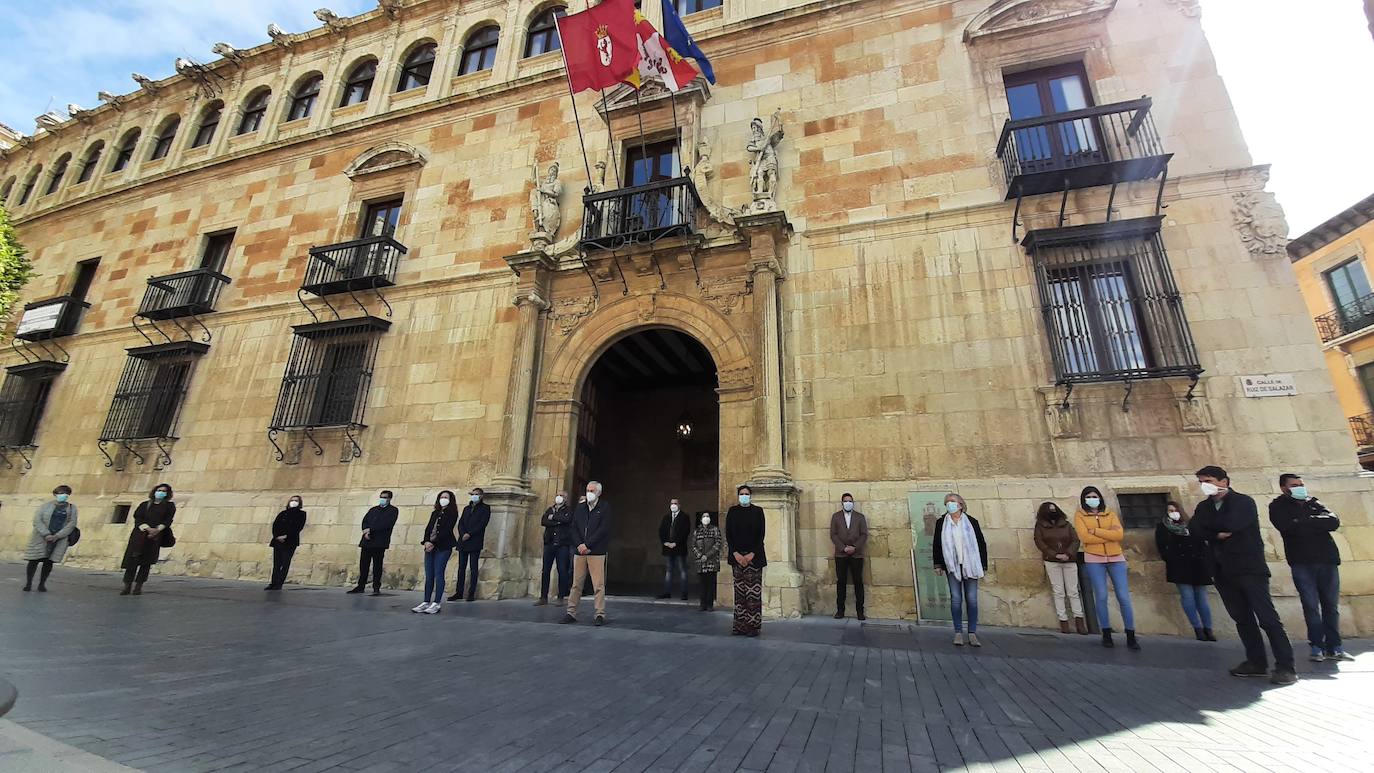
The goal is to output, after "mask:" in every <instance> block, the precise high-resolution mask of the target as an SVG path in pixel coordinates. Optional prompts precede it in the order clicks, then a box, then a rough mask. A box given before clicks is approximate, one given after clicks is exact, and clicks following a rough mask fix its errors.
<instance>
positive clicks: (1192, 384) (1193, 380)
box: [1183, 373, 1202, 403]
mask: <svg viewBox="0 0 1374 773" xmlns="http://www.w3.org/2000/svg"><path fill="white" fill-rule="evenodd" d="M1201 380H1202V374H1201V373H1194V374H1192V375H1191V376H1189V377H1188V394H1186V395H1184V396H1183V399H1184V400H1185V401H1186V402H1190V403H1191V402H1192V401H1194V400H1196V399H1197V398H1196V397H1194V396H1193V392H1194V391H1195V390H1196V389H1197V385H1198V382H1199V381H1201Z"/></svg>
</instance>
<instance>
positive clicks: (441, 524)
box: [410, 491, 458, 615]
mask: <svg viewBox="0 0 1374 773" xmlns="http://www.w3.org/2000/svg"><path fill="white" fill-rule="evenodd" d="M457 500H458V498H457V497H455V496H454V495H453V492H452V491H440V492H439V496H437V497H435V498H434V509H433V510H432V511H431V512H430V514H429V522H428V523H426V524H425V536H424V539H422V540H421V541H420V545H421V546H422V547H423V548H424V549H425V598H424V600H423V601H421V602H420V603H419V604H416V605H415V606H414V607H411V609H410V611H411V612H423V613H424V614H427V615H437V614H439V612H440V611H442V609H443V600H444V569H446V568H447V567H448V560H449V558H450V557H451V556H452V555H453V549H454V548H455V547H457V546H458V538H457V537H456V536H455V535H454V533H453V530H454V529H456V528H457V527H458V503H457Z"/></svg>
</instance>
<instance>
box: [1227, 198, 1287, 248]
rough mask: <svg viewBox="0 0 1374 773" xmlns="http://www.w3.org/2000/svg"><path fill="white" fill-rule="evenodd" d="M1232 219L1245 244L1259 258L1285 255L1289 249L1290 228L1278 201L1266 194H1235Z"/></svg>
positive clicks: (1242, 242) (1241, 240)
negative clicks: (1288, 235)
mask: <svg viewBox="0 0 1374 773" xmlns="http://www.w3.org/2000/svg"><path fill="white" fill-rule="evenodd" d="M1231 199H1232V200H1233V201H1234V202H1235V208H1234V209H1233V210H1232V215H1233V217H1234V219H1235V224H1236V234H1237V235H1238V236H1239V237H1240V242H1241V244H1244V245H1245V249H1247V250H1249V251H1250V254H1251V255H1253V256H1254V257H1256V258H1263V257H1270V256H1274V255H1284V254H1286V252H1287V249H1288V237H1287V234H1288V224H1287V223H1285V222H1284V220H1283V210H1281V209H1279V205H1278V204H1277V203H1276V202H1275V201H1274V197H1273V196H1272V195H1270V194H1268V193H1264V192H1262V191H1246V192H1244V193H1236V194H1232V196H1231Z"/></svg>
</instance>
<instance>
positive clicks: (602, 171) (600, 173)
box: [588, 161, 606, 193]
mask: <svg viewBox="0 0 1374 773" xmlns="http://www.w3.org/2000/svg"><path fill="white" fill-rule="evenodd" d="M592 168H593V169H595V170H596V175H595V178H596V179H594V180H591V181H590V182H589V183H588V187H589V188H591V189H592V193H600V192H602V191H604V190H606V162H605V161H597V162H596V163H595V164H592Z"/></svg>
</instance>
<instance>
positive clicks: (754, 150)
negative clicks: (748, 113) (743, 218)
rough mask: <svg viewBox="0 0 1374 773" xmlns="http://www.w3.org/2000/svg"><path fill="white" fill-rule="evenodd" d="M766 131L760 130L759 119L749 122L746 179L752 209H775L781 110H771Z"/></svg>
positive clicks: (760, 120) (781, 132)
mask: <svg viewBox="0 0 1374 773" xmlns="http://www.w3.org/2000/svg"><path fill="white" fill-rule="evenodd" d="M769 123H770V125H769V127H768V134H766V135H765V134H764V133H763V119H761V118H755V119H754V120H753V121H750V122H749V145H748V146H747V149H748V150H749V152H750V153H751V154H753V156H752V158H751V159H750V160H749V180H750V183H751V185H752V186H753V189H754V208H753V211H755V212H776V211H777V210H778V202H777V187H778V143H780V142H782V136H783V131H782V110H775V111H773V117H772V119H771V121H770V122H769Z"/></svg>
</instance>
